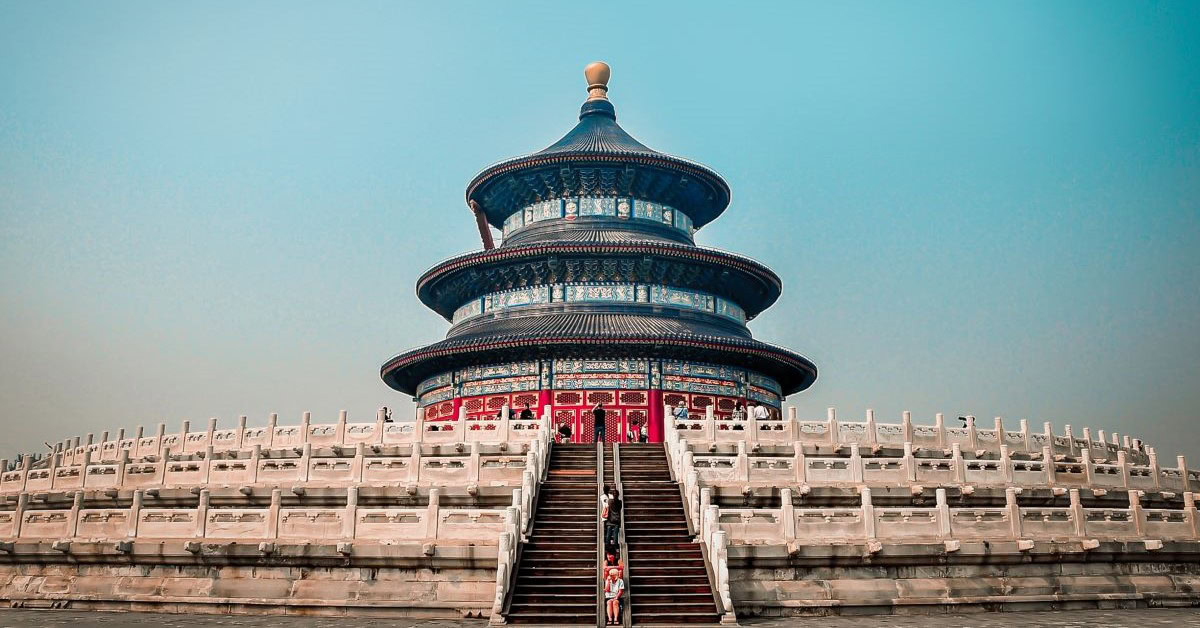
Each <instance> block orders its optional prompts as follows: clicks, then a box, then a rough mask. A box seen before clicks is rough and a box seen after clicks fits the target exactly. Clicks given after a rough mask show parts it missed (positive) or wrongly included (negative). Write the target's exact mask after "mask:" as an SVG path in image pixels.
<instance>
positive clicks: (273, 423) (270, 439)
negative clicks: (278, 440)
mask: <svg viewBox="0 0 1200 628" xmlns="http://www.w3.org/2000/svg"><path fill="white" fill-rule="evenodd" d="M277 427H279V413H278V412H272V413H271V414H270V416H268V417H267V442H266V445H267V449H272V448H274V447H275V428H277Z"/></svg>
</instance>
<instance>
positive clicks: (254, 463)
mask: <svg viewBox="0 0 1200 628" xmlns="http://www.w3.org/2000/svg"><path fill="white" fill-rule="evenodd" d="M261 459H262V445H257V444H256V445H255V446H254V449H252V450H251V451H250V483H251V484H257V483H258V461H259V460H261Z"/></svg>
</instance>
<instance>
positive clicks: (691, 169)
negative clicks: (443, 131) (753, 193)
mask: <svg viewBox="0 0 1200 628" xmlns="http://www.w3.org/2000/svg"><path fill="white" fill-rule="evenodd" d="M584 74H585V76H587V78H588V94H589V97H588V100H587V101H586V102H584V103H583V107H581V108H580V110H579V123H578V124H576V125H575V128H573V129H571V131H570V132H569V133H567V134H566V135H564V136H563V138H562V139H560V140H558V141H557V142H555V143H554V144H551V145H550V146H548V147H547V148H545V149H543V150H541V151H538V152H536V153H533V154H531V155H525V156H522V157H514V158H512V159H508V160H506V161H502V162H500V163H498V164H495V165H493V166H491V167H489V168H487V169H485V170H484V171H483V172H481V173H479V174H478V175H476V176H475V178H474V179H472V180H471V183H470V184H469V185H467V202H468V204H470V203H471V202H472V201H474V202H475V203H477V204H478V205H479V207H480V208H482V210H483V212H484V214H485V215H486V216H487V220H488V222H489V223H490V224H491V225H492V226H494V227H496V228H497V229H499V228H502V227H503V225H504V220H505V219H506V218H508V217H509V216H510V215H512V214H513V212H516V211H518V210H520V209H522V208H523V207H526V206H528V205H531V204H533V203H537V202H540V201H544V200H549V199H553V198H562V197H567V196H621V195H628V196H632V197H635V198H638V199H643V200H646V201H651V202H656V203H663V204H665V205H669V206H671V207H674V208H676V209H677V210H680V211H683V212H684V213H686V214H687V215H688V216H689V217H690V218H691V221H692V226H693V227H694V228H697V229H698V228H700V227H702V226H704V225H705V224H707V223H709V222H712V221H713V219H715V218H716V217H717V216H719V215H720V214H721V212H723V211H725V207H726V206H728V205H729V185H728V184H727V183H725V180H724V179H722V178H721V175H719V174H717V173H716V172H713V171H712V170H710V169H708V168H706V167H704V166H702V165H700V164H698V163H695V162H693V161H688V160H686V159H682V158H679V157H674V156H672V155H667V154H665V153H660V152H658V151H656V150H654V149H652V148H649V147H647V146H646V145H645V144H642V143H641V142H639V141H637V140H636V139H634V138H633V137H632V136H630V135H629V134H628V133H626V132H625V129H622V128H621V126H620V125H619V124H617V114H616V109H615V108H614V107H613V105H612V103H611V102H609V101H608V97H607V92H608V86H607V85H608V74H609V69H608V66H607V65H605V64H603V63H599V62H597V63H593V64H591V65H589V66H588V67H587V68H586V69H585V70H584Z"/></svg>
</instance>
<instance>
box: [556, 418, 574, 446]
mask: <svg viewBox="0 0 1200 628" xmlns="http://www.w3.org/2000/svg"><path fill="white" fill-rule="evenodd" d="M558 442H560V443H569V442H571V426H570V425H568V424H566V423H559V424H558Z"/></svg>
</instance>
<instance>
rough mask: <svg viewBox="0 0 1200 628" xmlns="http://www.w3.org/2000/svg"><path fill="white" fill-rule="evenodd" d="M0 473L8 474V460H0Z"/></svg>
mask: <svg viewBox="0 0 1200 628" xmlns="http://www.w3.org/2000/svg"><path fill="white" fill-rule="evenodd" d="M0 473H8V458H2V459H0Z"/></svg>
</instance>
